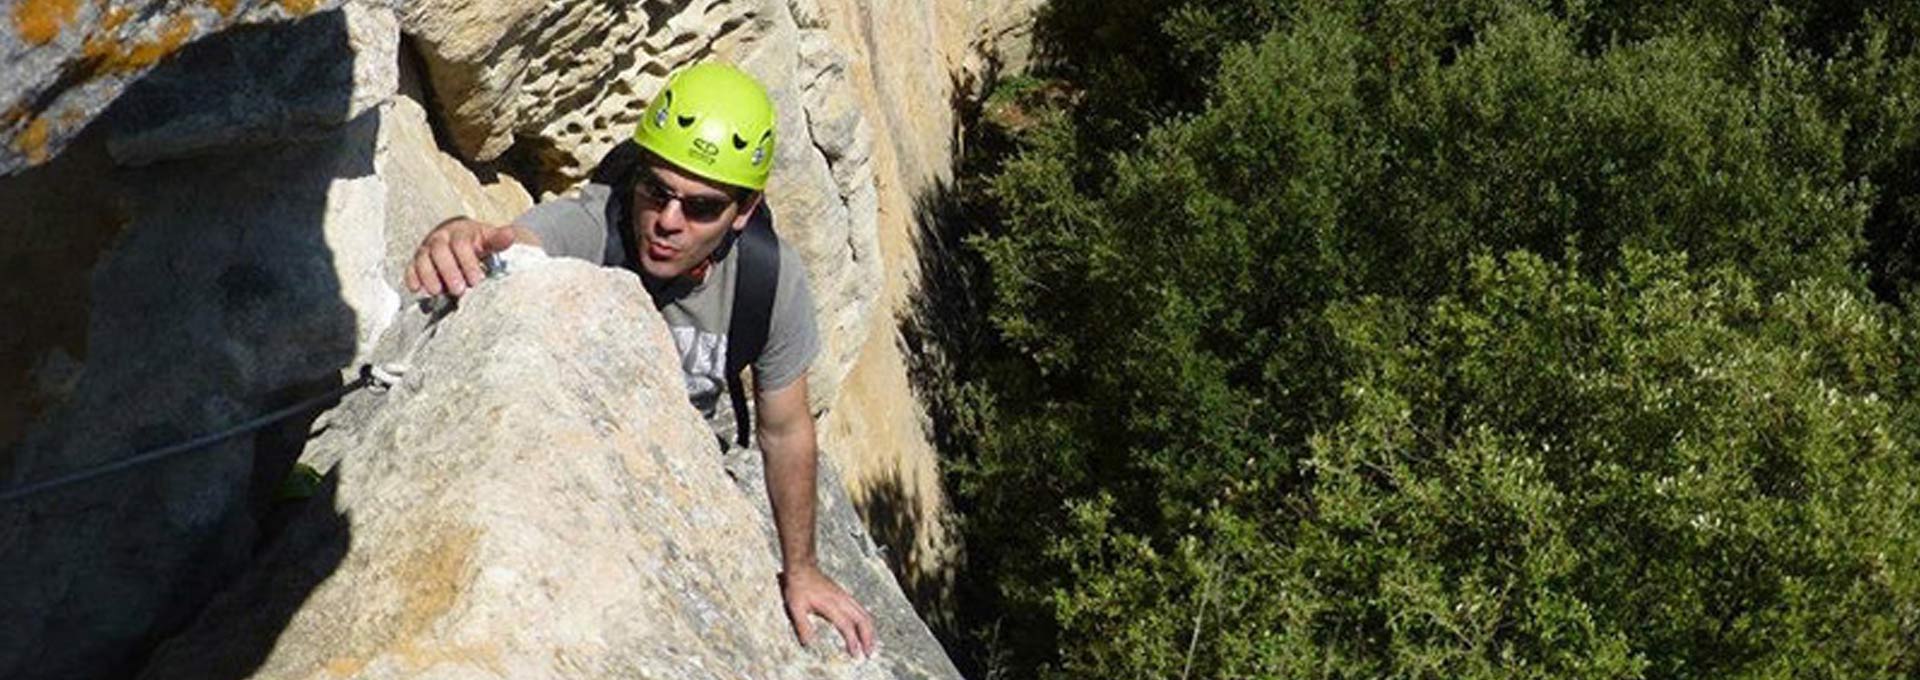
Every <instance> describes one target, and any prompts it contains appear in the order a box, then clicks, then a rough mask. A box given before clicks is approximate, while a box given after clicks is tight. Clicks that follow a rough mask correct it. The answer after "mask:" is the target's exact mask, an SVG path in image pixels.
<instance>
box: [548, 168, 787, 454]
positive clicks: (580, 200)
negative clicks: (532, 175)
mask: <svg viewBox="0 0 1920 680" xmlns="http://www.w3.org/2000/svg"><path fill="white" fill-rule="evenodd" d="M612 193H613V190H612V188H611V187H608V186H607V185H604V184H588V185H586V187H585V188H584V189H582V190H581V191H580V192H579V193H578V194H576V195H573V196H569V197H564V198H557V199H554V200H550V201H547V202H545V203H541V204H540V205H536V206H534V207H533V208H532V209H531V210H528V211H527V212H526V213H524V214H522V215H520V217H518V218H516V219H514V223H516V224H519V225H520V226H523V227H526V228H527V229H529V230H532V231H533V233H535V234H538V235H539V236H540V245H541V247H542V248H543V249H545V250H546V251H547V254H549V255H553V256H556V257H573V258H578V259H583V260H588V261H591V262H598V263H600V264H601V265H604V266H610V267H622V268H626V269H628V270H629V271H636V272H637V271H638V269H637V267H636V266H635V263H634V257H635V256H636V253H631V252H628V246H627V245H626V244H627V243H628V239H626V238H623V237H622V235H621V233H620V232H619V231H616V228H625V225H617V226H616V225H614V224H612V223H613V222H614V221H616V220H617V219H618V218H617V217H609V215H610V214H613V213H610V212H609V210H608V207H609V206H608V200H609V198H610V197H611V196H612ZM739 262H740V258H738V257H732V256H728V257H725V258H723V259H721V260H720V261H718V262H715V263H713V266H712V267H711V268H709V269H708V270H707V275H706V277H705V278H704V279H703V280H701V281H700V282H698V283H696V282H692V281H686V280H677V281H673V282H671V283H668V284H666V286H665V287H664V288H662V289H660V290H657V291H656V292H655V297H654V302H655V303H656V304H657V305H658V306H659V307H660V313H661V315H662V316H664V317H665V318H666V321H667V327H668V328H669V329H670V330H671V331H672V333H673V344H674V346H675V347H677V348H679V350H680V370H681V372H682V374H683V375H684V376H685V377H686V381H687V395H688V396H689V397H690V398H691V399H692V401H693V405H694V406H695V407H697V408H699V409H700V412H701V413H702V414H703V415H705V416H706V417H707V418H708V419H709V421H711V422H713V423H715V424H724V425H728V426H730V425H732V423H731V422H725V423H722V421H723V420H728V419H726V418H723V417H717V415H716V410H717V407H718V405H719V404H720V403H723V402H724V401H725V400H723V399H721V398H720V397H721V395H722V394H724V393H725V392H726V389H727V376H726V366H727V328H728V327H729V326H728V324H729V323H731V321H732V320H733V295H734V284H735V282H736V281H737V280H738V276H737V274H738V264H739ZM819 353H820V333H819V330H818V329H817V328H816V327H815V326H814V320H813V295H812V293H810V292H809V291H808V288H807V272H806V265H805V264H803V263H802V262H801V261H800V256H799V254H798V253H795V252H794V250H793V248H791V247H789V246H788V245H787V244H786V242H785V241H782V242H781V243H780V280H779V283H778V284H777V288H776V289H775V291H774V295H773V313H772V315H771V319H770V320H769V322H768V328H767V344H766V348H765V349H763V350H761V352H760V358H759V359H758V360H756V361H754V362H753V380H754V385H755V389H758V390H761V391H768V390H775V389H779V388H782V387H785V386H787V385H788V384H790V383H792V382H793V381H794V380H797V379H799V378H800V377H801V376H803V375H806V372H807V367H808V366H809V365H811V364H812V363H813V358H814V356H815V355H817V354H819ZM718 415H720V416H724V415H725V414H718Z"/></svg>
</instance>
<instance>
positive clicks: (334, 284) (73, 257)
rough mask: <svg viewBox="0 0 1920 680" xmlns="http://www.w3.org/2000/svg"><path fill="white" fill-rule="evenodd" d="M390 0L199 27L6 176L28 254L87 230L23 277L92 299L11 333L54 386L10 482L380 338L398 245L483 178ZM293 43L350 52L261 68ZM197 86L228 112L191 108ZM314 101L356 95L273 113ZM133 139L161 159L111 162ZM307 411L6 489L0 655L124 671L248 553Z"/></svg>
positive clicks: (457, 205)
mask: <svg viewBox="0 0 1920 680" xmlns="http://www.w3.org/2000/svg"><path fill="white" fill-rule="evenodd" d="M385 11H386V10H383V9H380V8H378V7H377V6H354V7H349V8H347V9H345V10H334V11H330V12H323V13H320V14H318V15H316V16H314V17H311V18H308V19H304V20H302V21H299V22H290V23H276V24H269V25H263V26H256V27H248V28H245V29H242V30H237V31H233V32H231V33H228V34H224V35H221V36H216V37H213V38H210V39H207V40H203V41H201V42H198V43H195V44H194V45H191V46H189V47H187V48H186V49H185V50H183V52H182V54H181V55H179V57H180V58H179V59H178V60H176V61H173V62H170V63H168V64H167V65H165V66H162V67H161V68H159V69H156V70H155V72H154V74H153V75H154V77H153V78H152V79H150V80H149V81H148V82H144V83H142V84H141V85H140V86H139V87H136V88H133V89H132V90H130V91H129V93H128V94H127V95H126V96H125V97H123V98H122V100H121V101H120V102H119V104H117V105H116V107H115V108H114V109H113V110H111V111H110V112H109V113H107V114H105V115H103V116H102V118H101V120H100V125H97V126H95V127H94V128H92V129H91V130H90V131H89V133H88V135H87V136H86V137H84V138H83V140H82V141H80V142H79V143H77V144H76V146H75V149H76V151H77V152H79V153H76V154H74V155H73V156H72V157H67V156H63V157H62V158H60V159H56V160H55V161H53V162H52V163H49V164H46V165H43V166H40V167H37V168H34V169H32V170H30V171H28V172H27V173H25V174H23V175H21V176H18V177H14V178H9V179H8V180H6V182H5V185H6V186H4V187H0V198H9V199H16V198H17V199H18V200H6V201H0V222H4V223H6V224H8V225H9V228H10V233H17V234H22V235H25V236H24V237H23V240H21V241H19V242H17V243H16V242H12V241H8V242H6V243H5V244H4V248H5V250H4V252H5V253H6V254H7V255H8V256H9V258H12V257H14V256H15V255H16V254H21V255H23V259H28V260H33V259H34V257H33V255H32V254H33V253H36V252H46V251H52V252H58V253H70V254H66V255H63V256H62V257H61V258H60V259H59V260H56V262H57V263H60V264H65V265H68V266H72V267H76V268H77V271H75V272H70V273H61V274H60V275H59V276H54V275H53V272H49V273H48V276H46V277H41V276H34V277H28V278H23V279H20V280H17V281H16V283H18V284H19V285H22V286H23V287H24V288H25V290H23V291H21V293H20V295H21V300H23V301H26V300H31V301H35V302H36V303H37V304H40V305H45V302H46V300H49V299H56V300H57V299H61V298H77V299H79V300H82V301H88V302H90V304H82V305H74V306H73V309H74V310H75V313H74V314H73V315H74V316H77V317H79V320H75V321H61V323H75V324H77V323H80V322H81V321H80V320H84V324H85V332H84V334H82V335H81V337H80V338H79V339H78V340H73V339H67V338H46V339H42V338H37V337H24V338H18V339H15V338H8V340H9V343H8V344H9V347H8V349H9V351H10V352H11V351H18V352H21V353H23V354H26V355H28V356H39V357H40V358H39V359H36V360H34V362H33V365H34V366H35V367H36V368H35V371H36V374H37V375H36V376H34V377H33V379H31V380H30V381H28V383H29V384H27V385H24V387H26V388H27V389H29V390H32V391H33V392H35V393H36V394H35V399H36V400H37V401H39V402H43V403H46V404H48V405H47V406H46V409H47V410H46V411H45V412H44V413H39V414H35V413H33V412H31V411H28V413H27V415H28V416H30V417H32V420H30V421H29V422H27V423H26V424H25V425H23V426H20V427H21V428H22V429H24V430H25V432H24V434H22V435H20V439H18V440H17V444H16V440H14V438H13V437H12V436H9V438H8V441H6V442H3V443H0V445H5V446H6V451H5V453H4V454H3V455H0V458H4V459H5V460H3V461H0V463H4V464H0V470H5V472H6V475H5V482H6V486H8V487H11V486H12V485H14V484H22V483H28V482H33V481H38V480H42V479H47V478H50V477H53V476H56V475H59V474H62V473H66V472H70V471H74V470H76V469H80V468H84V467H86V466H89V465H94V464H101V463H107V462H110V461H116V460H120V459H123V458H125V457H127V456H130V455H133V454H135V453H137V452H141V451H147V450H152V449H154V448H157V447H161V446H165V445H171V444H175V443H178V442H181V441H184V440H187V439H189V438H193V437H196V436H199V435H202V434H205V433H210V432H215V431H218V430H222V429H225V428H227V427H230V426H232V425H234V424H237V423H240V422H243V421H246V420H248V419H251V418H253V417H254V416H256V415H258V414H261V413H264V412H267V411H270V410H273V409H276V408H279V407H282V406H286V405H288V404H289V403H292V402H294V401H297V400H298V399H299V398H301V397H305V396H310V395H313V394H315V393H318V392H321V391H324V390H326V389H327V388H329V387H331V386H334V385H339V384H341V382H342V380H343V372H346V373H347V374H348V375H349V376H350V375H351V373H350V371H351V370H352V369H353V368H355V367H357V366H358V365H359V364H360V360H363V359H364V358H365V356H366V355H367V354H368V353H369V352H370V351H371V350H372V348H373V345H374V341H375V340H376V339H378V338H379V337H380V335H381V333H382V331H384V330H385V328H386V327H387V325H388V324H389V323H390V322H391V320H392V319H393V318H394V314H395V310H397V309H398V308H399V307H400V305H401V299H400V294H399V289H398V285H399V284H398V282H399V276H400V274H399V268H398V266H397V265H398V264H399V263H400V262H402V261H404V260H403V258H404V257H405V255H406V254H407V253H410V252H411V249H412V247H413V245H414V244H416V243H418V241H419V238H420V234H421V233H423V232H424V231H425V229H427V228H429V227H431V226H432V225H433V224H434V223H435V222H437V221H439V220H440V219H443V218H445V217H448V216H451V215H454V214H459V213H460V212H462V211H466V210H470V209H471V207H472V206H471V204H472V203H473V202H474V201H475V200H477V199H476V198H475V197H481V196H485V194H484V190H483V189H482V188H481V186H480V184H479V182H478V181H477V180H475V179H474V178H473V177H472V176H471V175H470V174H467V175H465V176H464V177H462V176H460V175H459V173H455V172H453V169H450V168H449V167H448V166H447V163H446V162H445V160H444V158H445V157H444V155H443V154H439V152H438V151H437V150H436V149H435V148H434V147H433V145H432V135H431V132H430V131H429V130H428V129H427V123H426V120H425V118H424V113H423V112H421V111H420V110H419V108H418V107H417V106H410V102H409V101H406V100H404V99H393V100H391V101H389V97H392V96H393V95H394V88H395V82H394V78H393V77H392V75H393V73H394V70H395V63H394V62H395V60H396V56H397V53H396V50H397V45H398V41H399V35H398V31H397V22H396V21H395V20H394V19H393V18H392V17H391V16H390V15H387V16H385V17H383V16H382V13H384V12H385ZM383 27H384V28H383ZM382 36H384V37H382ZM343 48H344V49H346V51H345V52H341V51H340V50H341V49H343ZM279 54H294V55H333V56H330V57H327V58H326V59H323V60H322V61H327V62H328V63H332V61H333V60H335V59H336V58H338V60H339V62H340V63H341V64H343V65H346V66H350V68H342V69H341V70H337V71H325V70H323V71H322V73H323V74H326V75H327V77H325V78H322V79H320V80H318V81H315V82H312V83H309V84H308V86H307V87H297V85H298V83H297V82H294V81H287V80H276V78H277V77H274V76H262V75H258V74H259V73H260V72H261V71H262V67H263V65H265V64H270V63H272V62H273V58H274V57H275V56H276V55H279ZM316 58H317V57H316ZM185 69H192V70H191V71H184V70H185ZM268 70H270V69H268ZM250 79H251V80H250ZM221 82H231V83H234V84H235V87H237V88H240V89H243V90H245V91H248V92H250V93H253V94H255V95H258V96H259V97H261V98H273V99H277V100H278V101H277V103H275V102H264V101H262V102H254V103H251V104H249V105H247V106H245V107H238V108H236V107H235V106H233V105H232V104H234V103H233V102H232V101H229V100H225V99H221V98H220V97H218V96H214V95H213V94H211V93H210V91H214V90H218V87H217V85H218V83H221ZM193 101H205V102H209V103H210V104H212V106H211V107H210V108H209V111H210V113H207V114H206V117H203V118H196V117H195V116H196V115H197V114H192V113H189V111H191V110H192V107H191V106H190V103H191V102H193ZM356 101H359V102H371V103H364V104H354V103H353V102H356ZM318 102H331V103H332V104H331V105H328V106H315V104H316V103H318ZM334 105H337V106H338V108H337V109H336V108H334ZM302 110H305V111H309V112H319V111H331V112H333V113H332V114H330V115H346V114H348V113H351V112H354V111H356V110H357V111H358V113H357V114H356V115H353V117H352V118H350V119H345V120H336V119H331V118H329V117H328V116H320V117H312V118H306V119H304V122H301V123H300V126H301V127H303V128H306V129H305V130H304V131H303V133H302V134H300V135H297V136H293V137H292V138H290V139H277V140H268V139H267V138H270V137H273V134H271V133H270V131H271V130H274V129H276V126H279V125H283V124H286V123H287V122H288V121H289V120H292V118H289V117H287V115H286V114H287V112H291V111H302ZM128 111H144V112H160V111H174V112H179V115H172V114H169V115H164V116H163V115H158V114H155V115H133V114H129V113H127V112H128ZM182 118H184V120H182ZM116 140H119V141H120V142H122V143H121V145H120V148H121V149H122V150H125V149H140V150H141V151H139V152H138V153H134V154H132V155H131V156H130V158H131V157H137V158H138V159H139V160H141V161H143V162H145V163H146V164H145V165H141V166H138V167H132V166H126V165H115V164H114V163H113V162H112V158H111V156H110V155H109V154H108V153H107V150H108V149H109V148H110V147H113V146H114V145H115V141H116ZM269 142H270V143H269ZM456 165H457V164H456ZM43 175H44V177H43ZM73 182H83V183H85V185H84V186H83V187H75V186H69V184H70V183H73ZM49 190H52V191H57V192H59V193H52V194H50V195H42V192H46V191H49ZM63 197H68V198H72V197H79V198H80V199H82V200H63ZM495 212H496V214H497V213H498V212H499V211H498V210H496V211H495ZM390 225H391V226H390ZM102 232H104V233H105V234H106V237H101V236H97V235H96V234H100V233H102ZM16 248H17V249H16ZM9 261H11V259H10V260H9ZM89 268H91V273H90V275H89V273H88V269H89ZM74 282H78V283H79V284H82V285H74ZM76 290H77V291H78V292H77V293H76ZM9 304H10V305H11V304H13V301H12V298H11V295H10V296H9ZM60 318H65V317H60ZM9 408H10V409H11V408H14V407H13V406H9ZM311 419H312V416H311V415H307V416H305V417H304V418H300V419H295V420H293V421H291V422H289V423H287V424H285V425H283V426H279V427H276V428H271V429H269V430H267V431H265V432H264V433H262V434H259V435H255V436H244V437H239V438H235V439H230V440H226V441H224V442H221V443H219V444H218V445H215V446H213V447H209V448H207V449H203V450H199V451H196V452H193V453H190V454H187V455H184V456H181V457H179V458H176V459H173V460H169V461H167V462H164V463H160V464H156V465H153V466H150V467H147V468H143V469H141V470H139V471H137V472H130V473H126V474H122V475H117V476H114V477H109V478H103V479H101V480H98V481H95V482H90V483H88V484H85V485H81V486H78V487H74V488H72V489H70V490H64V491H58V492H54V493H51V494H48V495H45V496H41V497H36V498H33V499H29V500H27V501H24V502H20V503H13V504H7V505H5V506H0V611H3V612H6V615H5V617H4V618H5V619H6V621H7V623H8V625H6V626H0V677H8V678H16V677H19V678H40V677H45V678H90V677H103V676H115V675H124V674H125V673H126V672H128V671H130V670H131V668H130V664H133V663H136V662H137V660H138V659H139V658H140V657H141V656H142V655H143V654H144V653H145V650H146V649H147V648H149V647H150V646H151V645H152V644H153V643H155V642H157V641H158V638H159V637H160V636H164V635H167V634H170V633H171V632H174V631H176V630H178V629H179V628H180V627H181V626H183V625H185V624H186V623H187V622H188V621H189V620H190V617H191V616H192V615H193V612H195V611H197V610H198V608H199V607H200V606H202V605H203V604H204V603H205V601H206V599H207V598H208V597H210V596H211V595H212V594H213V593H214V592H215V590H216V589H217V588H218V587H220V586H221V585H222V584H223V583H225V581H226V580H227V579H230V578H231V577H232V576H233V575H235V574H236V573H237V572H238V571H239V570H240V569H241V568H243V567H244V565H245V564H246V562H247V560H248V559H249V558H250V552H251V548H252V544H253V542H254V538H255V535H256V529H255V517H256V516H257V515H258V514H259V511H260V509H261V508H262V507H264V505H265V503H266V502H267V499H268V498H269V497H270V495H271V493H272V491H273V489H274V488H275V487H276V486H277V485H278V483H279V481H280V478H281V476H283V475H284V474H285V472H286V466H287V465H289V464H290V456H291V455H292V454H295V453H297V452H298V450H299V447H300V445H301V442H302V440H303V439H304V437H305V427H306V424H307V422H308V421H310V420H311Z"/></svg>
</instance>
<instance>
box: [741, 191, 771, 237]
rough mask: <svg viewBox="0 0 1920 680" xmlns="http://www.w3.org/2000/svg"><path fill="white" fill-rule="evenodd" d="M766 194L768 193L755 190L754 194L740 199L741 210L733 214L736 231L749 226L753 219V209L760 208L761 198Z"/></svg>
mask: <svg viewBox="0 0 1920 680" xmlns="http://www.w3.org/2000/svg"><path fill="white" fill-rule="evenodd" d="M765 195H766V194H763V193H760V192H758V191H756V192H753V195H752V196H748V197H746V198H745V199H743V200H741V201H740V212H739V213H738V214H736V215H734V216H733V230H734V231H741V230H743V229H746V228H747V222H748V221H749V220H752V219H753V211H755V210H759V209H760V198H761V197H762V196H765Z"/></svg>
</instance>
